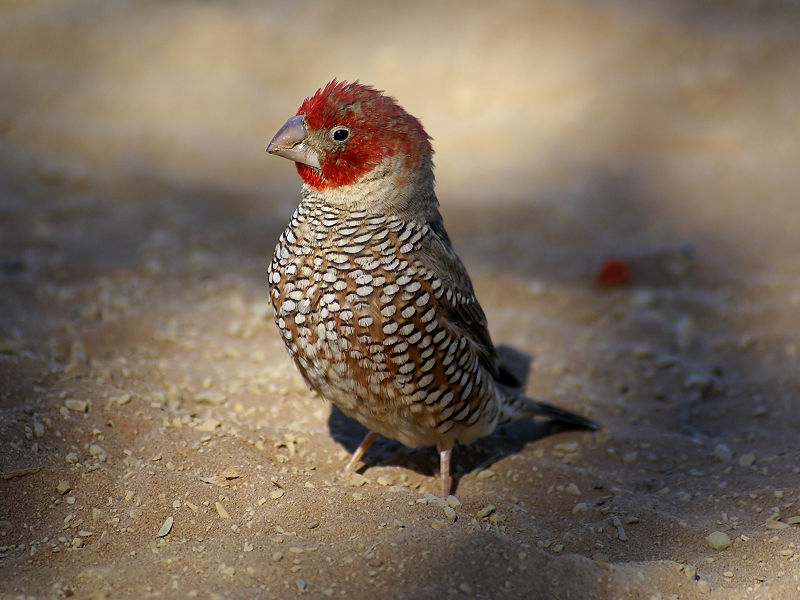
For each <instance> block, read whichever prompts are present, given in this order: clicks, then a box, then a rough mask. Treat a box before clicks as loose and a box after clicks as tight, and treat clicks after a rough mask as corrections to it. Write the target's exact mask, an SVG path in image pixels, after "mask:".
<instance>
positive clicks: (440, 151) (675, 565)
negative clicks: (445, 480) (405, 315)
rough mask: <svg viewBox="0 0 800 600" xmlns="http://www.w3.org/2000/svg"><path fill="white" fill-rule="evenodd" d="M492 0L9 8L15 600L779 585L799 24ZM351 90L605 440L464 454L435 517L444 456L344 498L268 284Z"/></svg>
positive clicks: (545, 379)
mask: <svg viewBox="0 0 800 600" xmlns="http://www.w3.org/2000/svg"><path fill="white" fill-rule="evenodd" d="M482 6H484V4H483V3H470V2H445V3H426V2H420V3H413V2H412V3H406V4H405V5H404V8H403V9H402V10H401V11H399V12H392V8H391V5H390V3H384V2H375V3H365V4H364V5H360V4H358V3H356V2H344V3H326V2H292V3H288V2H287V3H260V2H258V3H256V2H253V3H224V4H223V3H208V2H197V3H194V2H170V3H160V2H114V3H108V2H105V1H100V0H97V1H94V2H91V1H90V2H52V3H51V2H7V3H3V5H2V7H0V38H1V39H2V40H3V43H2V45H0V88H1V89H2V90H3V91H2V93H1V94H0V261H1V266H2V272H0V415H1V416H0V474H1V475H2V478H0V597H2V598H18V597H19V598H23V597H24V598H30V597H33V598H49V597H70V596H71V597H78V598H95V597H108V598H151V597H153V598H155V597H158V598H201V599H204V598H209V599H211V598H256V597H257V598H293V597H303V596H305V597H311V598H323V597H333V598H375V597H381V598H403V597H405V598H537V597H541V598H574V599H585V598H647V599H651V598H654V599H663V600H666V599H668V598H681V599H685V598H717V599H729V598H763V599H766V598H771V599H775V600H784V599H790V598H797V597H799V595H800V560H798V558H800V524H798V521H800V518H798V517H800V499H799V497H798V496H799V495H800V474H799V473H800V437H798V428H799V426H800V410H799V409H798V402H800V369H798V353H800V319H799V318H798V315H799V314H800V312H799V311H800V233H798V232H800V210H799V208H800V207H798V198H797V195H798V189H800V171H798V168H797V165H798V164H800V136H798V133H797V132H798V130H799V128H800V117H799V116H798V115H800V68H799V67H798V65H800V37H798V36H797V31H798V28H800V12H798V11H797V10H796V9H794V8H792V6H793V5H792V4H791V3H788V2H777V3H762V2H719V3H714V2H711V3H708V2H703V3H689V2H663V3H657V2H644V3H642V2H634V1H631V2H622V1H619V2H610V1H606V2H585V3H584V2H577V1H576V2H561V1H556V0H552V1H550V2H548V1H543V2H536V3H528V2H519V3H503V4H499V5H497V6H493V7H492V9H491V10H487V9H482V8H481V7H482ZM333 76H337V77H340V78H345V79H356V78H359V79H361V80H362V81H364V82H365V83H369V84H372V85H375V86H377V87H379V88H381V89H386V90H388V91H389V92H390V93H392V94H393V95H395V96H396V97H397V98H398V99H399V100H400V102H401V103H402V104H403V105H404V106H405V107H406V108H407V109H408V110H409V112H411V113H412V114H414V115H416V116H418V117H420V118H421V119H422V121H423V123H424V124H425V125H426V127H427V129H428V131H429V132H430V133H431V134H432V135H433V137H434V146H435V148H436V151H437V155H436V162H437V171H436V173H437V179H438V191H439V198H440V200H441V203H442V212H443V214H444V217H445V222H446V224H447V226H448V229H449V231H450V233H451V236H452V237H453V240H454V244H455V246H456V248H457V250H458V251H459V253H460V255H461V257H462V259H463V260H464V262H465V263H466V265H467V267H468V269H469V270H470V272H471V274H472V277H473V281H474V284H475V287H476V291H477V294H478V297H479V299H480V300H481V302H482V304H483V306H484V308H485V310H486V313H487V315H488V318H489V323H490V329H491V332H492V335H493V337H494V339H495V341H496V342H497V343H501V344H504V345H506V346H508V347H509V348H510V350H509V352H514V353H515V354H516V356H517V357H518V358H519V359H520V360H519V363H520V369H521V370H524V369H526V368H528V369H529V374H528V384H527V389H528V391H529V392H530V394H531V395H534V396H536V397H540V398H542V399H543V400H547V401H549V402H554V403H557V404H561V405H563V406H565V407H568V408H570V409H572V410H576V411H579V412H582V413H584V414H586V415H588V416H590V417H591V418H593V419H596V420H597V421H598V422H599V423H601V424H602V425H603V429H602V431H600V432H597V433H585V432H580V431H566V430H559V429H558V428H556V427H553V426H552V425H548V424H546V423H537V422H530V423H520V424H516V425H514V426H511V427H506V428H504V429H503V430H501V431H498V432H497V433H495V434H494V435H492V436H490V437H487V438H485V439H482V440H480V441H478V442H476V443H475V444H472V445H470V446H468V447H460V448H457V449H456V452H455V454H454V460H455V468H454V470H455V474H456V478H457V489H456V497H457V500H455V499H450V500H449V504H448V503H446V502H445V501H444V500H442V499H440V498H438V497H436V496H434V495H432V492H435V491H436V490H437V486H438V479H437V477H436V468H437V461H436V455H435V453H434V452H433V451H432V450H431V449H427V448H422V449H405V448H403V447H402V446H400V445H399V444H397V443H396V442H393V441H391V440H383V439H381V440H380V441H379V442H378V443H376V445H375V446H373V448H372V449H371V450H370V452H369V453H368V454H367V457H366V459H367V460H366V463H367V464H366V465H365V468H363V469H362V470H361V471H360V476H359V477H356V478H355V479H354V480H351V481H341V480H340V479H339V478H338V473H339V471H340V469H341V468H342V466H343V465H344V463H345V461H346V457H347V454H348V453H349V452H350V451H352V450H353V449H354V447H355V445H356V444H357V443H358V441H359V439H360V436H361V435H362V433H363V429H362V428H361V427H360V426H359V425H358V424H355V423H353V422H351V421H348V420H347V419H345V418H344V417H343V416H342V415H341V414H340V413H338V412H336V411H335V410H334V411H332V410H331V408H330V405H329V404H327V403H326V402H325V401H324V400H322V399H320V398H317V397H315V396H314V395H313V394H311V393H310V392H309V391H308V390H307V389H306V388H305V386H304V385H303V383H302V381H301V380H300V378H299V376H298V375H297V373H296V372H295V370H294V368H293V367H292V365H291V364H290V362H289V360H288V358H287V356H286V354H285V352H284V349H283V347H282V344H281V341H280V338H279V336H278V334H277V330H276V328H275V326H274V324H273V323H272V318H271V315H270V314H269V308H268V304H267V301H266V280H265V271H266V265H267V262H268V259H269V256H270V255H271V252H272V248H273V247H274V244H275V242H276V240H277V237H278V234H279V232H280V231H281V230H282V228H283V227H284V224H285V223H286V222H287V220H288V217H289V215H290V214H291V211H292V210H293V208H294V205H295V204H296V202H297V199H298V197H299V187H300V184H299V180H298V177H297V175H296V173H295V172H294V169H293V168H292V166H291V165H290V164H289V163H288V162H287V161H285V160H282V159H278V158H275V157H268V156H266V155H265V154H264V148H265V145H266V142H267V141H268V139H269V138H270V137H271V136H272V134H273V133H274V132H275V131H276V130H277V128H278V127H280V125H282V124H283V122H284V120H285V119H286V118H287V117H288V116H290V115H292V114H293V113H294V110H295V109H296V107H297V106H298V105H299V102H300V101H301V100H302V98H303V97H305V96H306V95H308V94H310V93H313V92H314V91H315V90H316V88H317V87H319V86H320V85H322V84H324V83H325V82H326V81H328V80H329V79H330V78H332V77H333ZM612 256H617V257H621V258H623V259H624V260H625V261H627V263H628V264H629V265H630V268H631V278H632V279H631V282H630V284H629V285H626V286H618V287H609V288H604V287H599V286H598V285H596V283H595V280H594V273H595V272H596V269H597V268H598V267H599V266H600V265H601V264H602V263H603V261H604V260H605V259H606V258H608V257H612ZM714 532H721V533H719V534H715V535H713V536H712V537H711V538H710V540H711V542H714V544H715V545H717V548H716V549H715V548H714V547H712V545H711V543H710V542H709V541H708V540H707V537H708V536H709V535H710V534H712V533H714ZM723 534H724V535H723ZM726 540H728V541H729V542H730V545H729V546H727V547H724V548H722V547H721V546H725V545H726V543H727V542H726Z"/></svg>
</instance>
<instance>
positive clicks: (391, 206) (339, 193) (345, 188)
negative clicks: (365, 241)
mask: <svg viewBox="0 0 800 600" xmlns="http://www.w3.org/2000/svg"><path fill="white" fill-rule="evenodd" d="M405 163H406V161H405V159H404V158H395V159H387V160H384V161H383V162H381V163H380V164H379V165H378V166H376V167H375V168H374V169H373V170H372V171H370V172H369V173H367V174H366V175H364V176H362V177H360V178H359V179H358V180H356V181H355V182H353V183H351V184H348V185H339V186H335V187H332V186H329V187H323V188H316V187H314V186H311V185H309V184H307V183H306V184H305V185H304V186H303V198H304V199H309V200H315V201H317V202H320V201H321V202H324V203H325V204H328V205H330V206H331V207H335V208H338V209H343V210H344V211H347V212H350V211H353V212H355V211H365V212H366V213H367V214H373V215H385V216H396V217H399V218H401V219H403V220H411V219H416V220H419V221H423V222H424V221H427V220H429V219H431V218H434V215H437V214H438V211H437V206H438V201H437V200H436V194H435V192H434V176H433V162H432V160H431V159H430V158H429V157H426V158H424V159H423V161H422V164H421V165H419V167H418V168H416V169H409V168H407V167H406V164H405Z"/></svg>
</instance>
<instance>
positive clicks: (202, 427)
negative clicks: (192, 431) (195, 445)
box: [196, 417, 220, 432]
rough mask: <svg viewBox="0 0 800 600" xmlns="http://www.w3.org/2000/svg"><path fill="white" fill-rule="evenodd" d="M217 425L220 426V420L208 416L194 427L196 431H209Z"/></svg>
mask: <svg viewBox="0 0 800 600" xmlns="http://www.w3.org/2000/svg"><path fill="white" fill-rule="evenodd" d="M219 426H220V422H219V421H218V420H217V419H215V418H214V417H209V418H208V419H206V420H205V421H203V422H202V423H200V424H199V425H198V426H197V427H196V429H197V431H207V432H210V431H214V430H215V429H216V428H217V427H219Z"/></svg>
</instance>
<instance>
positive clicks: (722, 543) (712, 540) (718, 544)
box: [706, 531, 731, 550]
mask: <svg viewBox="0 0 800 600" xmlns="http://www.w3.org/2000/svg"><path fill="white" fill-rule="evenodd" d="M706 544H708V545H709V546H711V547H712V548H713V549H714V550H724V549H725V548H727V547H728V546H730V545H731V538H730V536H728V534H727V533H725V532H724V531H715V532H713V533H710V534H709V535H708V536H707V537H706Z"/></svg>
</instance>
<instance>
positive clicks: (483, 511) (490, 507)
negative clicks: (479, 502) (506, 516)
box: [478, 504, 495, 519]
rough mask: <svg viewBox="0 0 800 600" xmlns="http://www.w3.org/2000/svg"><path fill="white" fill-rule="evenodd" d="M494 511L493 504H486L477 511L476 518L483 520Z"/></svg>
mask: <svg viewBox="0 0 800 600" xmlns="http://www.w3.org/2000/svg"><path fill="white" fill-rule="evenodd" d="M494 511H495V508H494V504H487V505H486V506H484V507H483V508H482V509H480V510H479V511H478V517H479V518H481V519H483V518H485V517H488V516H489V515H490V514H492V513H493V512H494Z"/></svg>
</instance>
